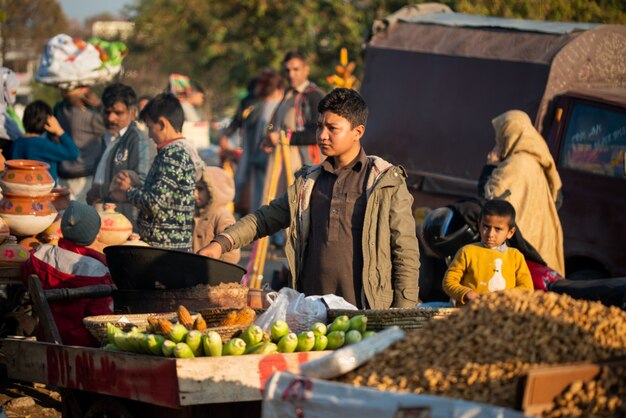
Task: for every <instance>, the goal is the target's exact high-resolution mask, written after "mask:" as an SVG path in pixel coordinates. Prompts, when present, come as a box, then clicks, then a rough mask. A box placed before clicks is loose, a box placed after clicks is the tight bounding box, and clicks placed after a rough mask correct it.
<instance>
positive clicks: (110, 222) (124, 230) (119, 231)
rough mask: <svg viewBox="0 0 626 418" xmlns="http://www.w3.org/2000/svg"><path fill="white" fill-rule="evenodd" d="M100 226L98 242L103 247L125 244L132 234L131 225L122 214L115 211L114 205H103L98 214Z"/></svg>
mask: <svg viewBox="0 0 626 418" xmlns="http://www.w3.org/2000/svg"><path fill="white" fill-rule="evenodd" d="M100 218H102V226H100V234H99V237H98V240H99V241H100V242H102V243H103V244H105V245H120V244H123V243H125V242H126V240H127V239H128V237H129V236H130V234H131V233H132V232H133V224H131V223H130V221H129V220H128V218H127V217H126V216H124V215H123V214H121V213H119V212H116V211H115V203H105V204H104V211H103V212H100Z"/></svg>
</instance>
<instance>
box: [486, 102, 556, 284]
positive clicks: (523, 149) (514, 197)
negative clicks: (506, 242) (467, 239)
mask: <svg viewBox="0 0 626 418" xmlns="http://www.w3.org/2000/svg"><path fill="white" fill-rule="evenodd" d="M492 124H493V127H494V130H495V133H496V147H497V149H498V154H499V157H500V163H499V164H498V167H497V168H496V169H495V170H494V171H493V173H492V174H491V177H490V178H489V181H488V182H487V184H486V185H485V196H486V197H487V198H488V199H493V198H496V197H499V196H501V195H502V194H503V193H505V192H506V191H507V190H508V191H510V193H511V194H510V195H509V196H508V197H506V200H508V201H509V202H510V203H511V204H512V205H513V207H515V211H516V212H517V217H516V221H517V225H518V226H519V228H520V231H521V232H522V235H523V236H524V238H525V239H526V240H527V241H528V242H530V244H532V246H533V247H535V248H536V249H537V251H539V254H540V255H541V257H543V259H544V260H545V261H546V263H547V264H548V266H549V267H551V268H553V269H554V270H556V271H557V272H559V273H560V274H561V275H564V274H565V262H564V260H563V230H562V229H561V222H560V220H559V215H558V213H557V209H556V205H555V203H556V200H557V196H558V193H559V191H560V189H561V186H562V183H561V178H560V177H559V173H558V172H557V170H556V166H555V163H554V160H553V158H552V155H551V154H550V151H549V149H548V146H547V144H546V142H545V140H544V139H543V137H542V136H541V134H539V132H537V130H536V129H535V128H534V126H533V124H532V122H531V121H530V118H529V117H528V115H527V114H526V113H524V112H522V111H519V110H511V111H508V112H506V113H503V114H502V115H500V116H498V117H497V118H495V119H494V120H493V121H492Z"/></svg>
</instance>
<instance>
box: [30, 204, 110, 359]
mask: <svg viewBox="0 0 626 418" xmlns="http://www.w3.org/2000/svg"><path fill="white" fill-rule="evenodd" d="M101 222H102V221H101V219H100V215H99V214H98V212H97V211H96V209H94V208H93V207H91V206H88V205H86V204H83V203H79V202H71V203H70V206H69V207H68V208H67V209H65V212H64V213H63V218H62V219H61V232H62V234H63V238H61V239H60V240H59V244H58V246H57V245H52V244H42V245H40V246H39V247H38V248H37V249H36V250H35V251H34V252H32V253H31V255H30V258H29V259H28V261H27V262H26V263H25V265H24V269H23V273H24V277H25V278H26V277H28V276H29V275H30V274H36V275H37V276H38V277H39V279H40V280H41V282H42V287H43V288H44V289H60V288H78V287H84V286H90V285H98V284H104V285H112V284H113V280H112V279H111V274H110V272H109V269H108V267H107V262H106V258H105V257H104V255H103V254H101V253H99V252H97V251H95V250H92V249H90V248H87V246H88V245H90V244H92V243H93V242H94V241H95V239H96V236H97V235H98V232H100V224H101ZM50 310H51V311H52V316H53V317H54V322H55V323H56V325H57V328H58V329H59V334H60V335H61V341H63V344H66V345H80V346H87V347H99V346H100V344H99V342H98V341H97V340H96V339H95V338H94V337H93V336H92V335H91V333H90V332H89V331H88V330H87V328H85V325H83V318H85V317H87V316H95V315H112V314H113V299H112V298H111V297H102V298H95V299H93V298H84V299H75V300H72V301H60V302H50Z"/></svg>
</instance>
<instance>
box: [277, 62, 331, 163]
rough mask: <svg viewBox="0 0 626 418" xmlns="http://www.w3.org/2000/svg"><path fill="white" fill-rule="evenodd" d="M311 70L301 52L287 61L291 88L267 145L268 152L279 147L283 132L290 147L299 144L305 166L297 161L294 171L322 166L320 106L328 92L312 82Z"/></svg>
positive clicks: (279, 109)
mask: <svg viewBox="0 0 626 418" xmlns="http://www.w3.org/2000/svg"><path fill="white" fill-rule="evenodd" d="M309 71H310V67H309V64H308V62H307V58H306V56H305V55H304V54H303V53H302V52H300V51H291V52H288V53H287V55H285V58H284V59H283V72H284V74H285V77H286V78H287V80H288V82H289V89H287V91H286V92H285V96H284V97H283V100H282V101H281V102H280V104H279V105H278V107H277V108H276V111H275V113H274V116H273V117H272V120H271V122H270V125H271V127H268V129H269V130H270V132H269V133H268V135H267V138H266V141H265V144H266V146H267V147H268V148H267V151H271V149H272V147H274V146H275V145H276V144H278V142H279V140H280V131H284V132H285V133H286V136H287V139H288V141H289V144H290V145H297V146H298V149H299V151H300V152H299V154H300V159H301V164H298V163H297V162H295V161H294V162H293V164H292V169H293V170H297V169H298V168H300V165H302V164H306V165H311V164H318V163H320V162H321V161H320V159H321V155H320V151H319V148H318V147H317V143H316V141H315V129H316V128H317V118H318V116H319V113H318V112H317V105H318V104H319V102H320V100H322V97H324V93H322V91H321V90H320V89H319V87H317V86H316V85H315V83H313V82H311V81H309Z"/></svg>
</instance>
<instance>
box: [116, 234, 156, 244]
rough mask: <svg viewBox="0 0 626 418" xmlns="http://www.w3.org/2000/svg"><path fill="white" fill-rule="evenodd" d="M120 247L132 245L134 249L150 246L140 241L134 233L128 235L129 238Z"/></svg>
mask: <svg viewBox="0 0 626 418" xmlns="http://www.w3.org/2000/svg"><path fill="white" fill-rule="evenodd" d="M122 245H134V246H136V247H149V246H150V245H149V244H147V243H145V242H143V241H142V240H141V237H140V236H139V234H137V233H135V232H133V233H132V234H130V237H128V241H126V242H125V243H124V244H122Z"/></svg>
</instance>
